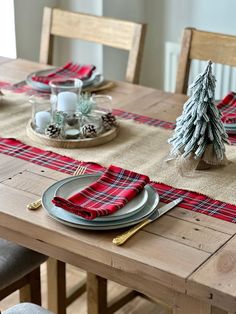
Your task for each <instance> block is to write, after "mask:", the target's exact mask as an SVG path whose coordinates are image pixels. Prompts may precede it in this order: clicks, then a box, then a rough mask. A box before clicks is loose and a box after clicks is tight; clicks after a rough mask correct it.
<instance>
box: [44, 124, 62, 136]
mask: <svg viewBox="0 0 236 314" xmlns="http://www.w3.org/2000/svg"><path fill="white" fill-rule="evenodd" d="M60 133H61V128H60V127H59V126H58V125H57V124H55V123H51V124H49V125H48V127H47V128H46V130H45V135H47V136H48V137H51V138H56V137H58V136H59V134H60Z"/></svg>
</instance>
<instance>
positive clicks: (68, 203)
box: [52, 165, 149, 220]
mask: <svg viewBox="0 0 236 314" xmlns="http://www.w3.org/2000/svg"><path fill="white" fill-rule="evenodd" d="M148 182H149V177H148V176H145V175H142V174H138V173H136V172H133V171H129V170H125V169H122V168H119V167H116V166H113V165H111V166H110V167H109V168H108V169H107V170H106V172H105V173H104V174H103V175H102V176H101V177H100V178H99V179H98V180H97V181H96V182H94V183H92V184H91V185H90V186H88V187H86V188H85V189H84V190H82V191H80V192H78V193H76V194H75V195H72V196H71V197H69V198H68V199H64V198H62V197H59V196H55V197H54V199H53V200H52V202H53V203H54V204H55V205H56V206H58V207H61V208H63V209H65V210H67V211H69V212H71V213H73V214H76V215H79V216H81V217H83V218H86V219H88V220H92V219H94V218H95V217H97V216H105V215H109V214H113V213H114V212H116V211H117V210H118V209H120V208H122V207H123V206H124V205H125V204H126V203H128V201H130V200H131V199H132V198H134V197H135V196H136V195H137V194H138V193H139V192H140V191H141V190H143V188H144V186H145V185H146V184H147V183H148Z"/></svg>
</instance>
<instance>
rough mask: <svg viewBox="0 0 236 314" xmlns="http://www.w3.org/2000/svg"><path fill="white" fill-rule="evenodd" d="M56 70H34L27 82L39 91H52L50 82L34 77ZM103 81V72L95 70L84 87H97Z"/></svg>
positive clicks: (84, 83) (84, 82) (85, 81)
mask: <svg viewBox="0 0 236 314" xmlns="http://www.w3.org/2000/svg"><path fill="white" fill-rule="evenodd" d="M54 71H55V69H47V70H42V71H37V72H33V73H31V74H29V75H28V76H27V78H26V83H27V84H28V85H29V86H31V87H32V88H33V89H36V90H38V91H42V92H50V87H49V85H48V84H44V83H41V82H37V81H34V80H33V79H32V78H33V77H35V76H46V75H48V74H50V73H51V72H54ZM103 82H104V77H103V76H102V74H100V73H98V72H94V73H93V74H92V75H91V77H90V78H89V79H87V80H84V81H83V88H88V87H97V86H100V85H101V84H102V83H103Z"/></svg>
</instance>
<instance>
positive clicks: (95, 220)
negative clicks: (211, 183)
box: [42, 165, 182, 245]
mask: <svg viewBox="0 0 236 314" xmlns="http://www.w3.org/2000/svg"><path fill="white" fill-rule="evenodd" d="M181 201H182V199H177V200H175V201H174V202H171V203H169V204H167V205H165V206H168V207H167V208H166V209H164V207H165V206H163V207H161V209H159V210H157V206H158V204H159V202H160V197H159V194H158V193H157V192H156V190H155V189H154V188H153V187H152V186H151V185H150V180H149V177H148V176H146V175H142V174H138V173H136V172H133V171H130V170H126V169H123V168H120V167H117V166H114V165H111V166H109V167H108V168H107V170H106V171H105V172H104V173H102V172H98V173H95V174H83V175H79V176H73V177H69V178H66V179H63V180H60V181H58V182H56V183H54V184H53V185H51V186H50V187H49V188H48V189H47V190H46V191H45V192H44V193H43V195H42V205H43V207H44V209H45V210H46V212H47V213H48V214H49V216H50V217H51V218H53V219H55V220H56V221H58V222H60V223H62V224H65V225H67V226H70V227H74V228H79V229H86V230H94V231H101V230H112V229H119V228H125V227H130V226H133V225H138V224H139V223H143V222H144V221H145V219H148V218H150V217H152V215H153V214H154V213H155V216H156V217H155V219H156V218H158V217H160V216H161V215H163V214H164V213H165V212H166V211H168V210H169V209H171V208H173V207H174V206H176V205H177V204H178V203H180V202H181ZM163 209H164V211H163ZM139 229H140V227H139ZM114 244H117V245H120V244H121V243H115V242H114ZM122 244H123V243H122Z"/></svg>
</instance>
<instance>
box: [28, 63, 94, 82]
mask: <svg viewBox="0 0 236 314" xmlns="http://www.w3.org/2000/svg"><path fill="white" fill-rule="evenodd" d="M95 69H96V67H95V66H94V65H92V64H78V63H72V62H68V63H66V64H65V65H64V66H62V67H60V68H58V69H56V70H55V71H53V72H51V73H50V74H48V75H34V76H32V80H33V81H35V82H40V83H44V84H48V83H49V82H50V81H51V80H54V79H61V78H66V77H70V78H78V79H80V80H86V79H88V78H90V76H91V75H92V73H93V71H94V70H95Z"/></svg>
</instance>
